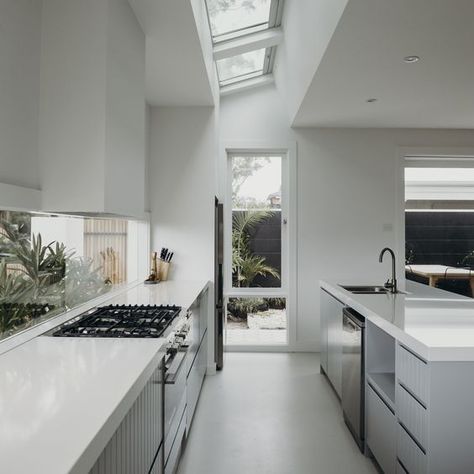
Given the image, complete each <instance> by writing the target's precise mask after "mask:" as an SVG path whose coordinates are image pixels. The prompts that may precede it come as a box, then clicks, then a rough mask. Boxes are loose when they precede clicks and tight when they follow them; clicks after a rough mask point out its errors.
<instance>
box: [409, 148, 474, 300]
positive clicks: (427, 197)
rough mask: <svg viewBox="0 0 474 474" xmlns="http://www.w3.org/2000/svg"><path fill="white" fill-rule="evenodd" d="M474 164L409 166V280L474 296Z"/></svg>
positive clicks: (441, 162) (444, 162)
mask: <svg viewBox="0 0 474 474" xmlns="http://www.w3.org/2000/svg"><path fill="white" fill-rule="evenodd" d="M473 163H474V161H472V160H467V159H463V160H458V159H455V158H449V157H446V158H445V159H443V160H440V159H439V158H437V159H434V158H433V159H431V160H430V159H429V157H426V158H423V159H421V158H420V159H418V161H416V160H407V161H406V163H405V258H406V277H407V279H409V280H414V281H417V282H419V283H425V284H427V285H430V286H433V287H437V288H442V289H444V290H448V291H451V292H453V293H459V294H462V295H464V296H468V297H474V230H473V229H474V168H473V167H472V165H473Z"/></svg>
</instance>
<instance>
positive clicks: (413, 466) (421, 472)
mask: <svg viewBox="0 0 474 474" xmlns="http://www.w3.org/2000/svg"><path fill="white" fill-rule="evenodd" d="M397 455H398V459H399V460H400V462H401V463H402V464H403V466H404V467H405V469H406V470H407V471H408V472H409V473H410V474H426V473H427V472H428V469H427V463H428V461H427V458H426V454H425V453H424V452H423V451H422V450H421V449H420V447H419V446H418V445H417V444H416V443H415V441H414V440H413V438H412V437H411V436H410V435H409V434H408V432H407V431H406V430H405V428H404V427H403V426H402V425H400V424H399V425H398V437H397Z"/></svg>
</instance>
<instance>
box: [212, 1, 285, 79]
mask: <svg viewBox="0 0 474 474" xmlns="http://www.w3.org/2000/svg"><path fill="white" fill-rule="evenodd" d="M206 5H207V10H208V14H209V24H210V28H211V35H212V40H213V43H214V54H215V59H216V65H217V72H218V77H219V84H220V86H221V88H225V87H227V86H231V85H235V84H238V83H243V82H244V81H248V80H250V79H258V78H261V77H263V76H268V75H269V74H271V72H272V69H273V62H274V58H275V53H276V46H277V45H278V43H279V41H280V40H281V34H278V32H277V31H276V28H277V27H278V26H280V25H281V16H282V9H283V0H206ZM265 31H268V32H271V31H273V33H272V34H267V36H266V37H265V39H264V43H263V44H262V37H256V36H255V35H256V34H258V33H262V32H265ZM236 40H244V44H242V43H241V42H240V43H239V44H238V45H237V47H236V44H235V41H236ZM262 46H263V48H262Z"/></svg>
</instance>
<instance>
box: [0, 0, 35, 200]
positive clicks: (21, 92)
mask: <svg viewBox="0 0 474 474" xmlns="http://www.w3.org/2000/svg"><path fill="white" fill-rule="evenodd" d="M41 4H42V2H41V0H2V2H0V58H1V61H0V182H1V183H7V184H10V185H17V186H23V187H27V188H35V189H39V187H40V180H39V167H38V102H39V74H40V43H41V41H40V40H41ZM0 199H2V196H1V193H0ZM2 201H3V200H2ZM2 201H0V207H1V206H2V205H5V203H4V202H2Z"/></svg>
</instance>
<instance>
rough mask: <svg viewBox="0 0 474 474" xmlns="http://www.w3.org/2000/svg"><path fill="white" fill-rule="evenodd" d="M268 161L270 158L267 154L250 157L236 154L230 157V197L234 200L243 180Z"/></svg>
mask: <svg viewBox="0 0 474 474" xmlns="http://www.w3.org/2000/svg"><path fill="white" fill-rule="evenodd" d="M269 162H270V158H268V157H267V156H262V157H259V158H254V157H252V158H250V159H249V158H248V157H245V156H238V157H235V158H233V159H232V199H233V201H234V202H235V201H236V200H237V197H238V195H239V192H240V189H241V188H242V186H243V184H244V183H245V181H247V179H248V178H250V176H252V175H253V174H254V173H256V172H257V171H258V170H260V169H262V168H263V167H264V166H265V165H266V164H267V163H269Z"/></svg>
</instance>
